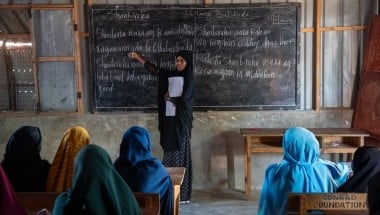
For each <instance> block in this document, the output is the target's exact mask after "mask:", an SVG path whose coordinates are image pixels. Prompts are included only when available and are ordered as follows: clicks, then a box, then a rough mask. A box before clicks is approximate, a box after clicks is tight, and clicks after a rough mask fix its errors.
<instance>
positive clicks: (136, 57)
mask: <svg viewBox="0 0 380 215" xmlns="http://www.w3.org/2000/svg"><path fill="white" fill-rule="evenodd" d="M128 57H129V58H130V59H133V60H137V61H138V62H140V63H141V64H144V63H145V62H146V60H145V58H144V57H143V56H142V55H141V54H140V53H138V52H129V53H128Z"/></svg>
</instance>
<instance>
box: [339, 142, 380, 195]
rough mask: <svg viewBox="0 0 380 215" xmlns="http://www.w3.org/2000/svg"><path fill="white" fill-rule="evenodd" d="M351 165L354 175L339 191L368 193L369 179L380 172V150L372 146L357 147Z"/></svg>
mask: <svg viewBox="0 0 380 215" xmlns="http://www.w3.org/2000/svg"><path fill="white" fill-rule="evenodd" d="M351 167H352V171H353V175H352V176H351V177H350V178H349V179H348V180H347V181H346V182H345V183H344V184H342V185H341V186H340V187H338V189H337V192H356V193H366V192H367V188H368V181H369V179H370V178H371V177H372V176H374V175H375V174H377V173H378V172H380V151H379V150H378V149H377V148H375V147H372V146H363V147H359V148H357V149H356V151H355V154H354V159H353V160H352V163H351Z"/></svg>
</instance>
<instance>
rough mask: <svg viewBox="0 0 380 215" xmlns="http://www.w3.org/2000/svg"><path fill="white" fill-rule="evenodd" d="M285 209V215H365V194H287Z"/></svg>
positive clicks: (366, 209) (366, 210)
mask: <svg viewBox="0 0 380 215" xmlns="http://www.w3.org/2000/svg"><path fill="white" fill-rule="evenodd" d="M287 207H288V209H287V214H300V215H304V214H313V212H314V214H316V213H317V212H319V214H345V215H347V214H366V213H367V212H368V208H367V193H289V194H288V202H287ZM322 212H323V213H322Z"/></svg>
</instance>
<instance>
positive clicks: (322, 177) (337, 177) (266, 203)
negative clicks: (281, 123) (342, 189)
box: [258, 127, 349, 215]
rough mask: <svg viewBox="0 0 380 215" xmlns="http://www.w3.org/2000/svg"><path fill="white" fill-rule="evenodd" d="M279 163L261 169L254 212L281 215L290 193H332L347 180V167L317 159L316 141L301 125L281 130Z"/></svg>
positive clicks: (262, 214)
mask: <svg viewBox="0 0 380 215" xmlns="http://www.w3.org/2000/svg"><path fill="white" fill-rule="evenodd" d="M282 147H283V149H284V157H283V160H282V162H281V163H278V164H272V165H270V166H269V167H268V168H267V170H266V172H265V180H264V184H263V189H262V191H261V197H260V203H259V209H258V215H285V214H286V204H287V195H288V193H290V192H306V193H313V192H335V191H336V189H337V187H339V186H340V185H341V184H343V183H344V182H345V181H346V180H347V176H348V173H349V168H348V166H347V165H345V164H343V163H334V162H331V161H327V160H322V159H320V158H319V143H318V140H317V139H316V138H315V136H314V134H313V133H312V132H310V131H309V130H307V129H305V128H301V127H293V128H288V129H287V130H286V131H285V134H284V137H283V140H282Z"/></svg>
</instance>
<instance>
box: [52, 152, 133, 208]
mask: <svg viewBox="0 0 380 215" xmlns="http://www.w3.org/2000/svg"><path fill="white" fill-rule="evenodd" d="M74 165H75V167H74V177H73V183H72V186H71V187H70V189H69V190H67V191H66V192H62V193H61V194H60V195H59V196H58V197H57V199H56V201H55V203H54V208H53V214H54V215H74V214H75V215H76V214H86V215H108V214H109V215H140V214H141V208H140V206H139V204H138V203H137V201H136V199H135V197H134V195H133V193H132V191H131V189H130V188H129V186H128V185H127V183H125V181H124V180H123V179H122V178H121V176H120V175H119V173H118V172H117V171H116V170H115V168H114V166H113V165H112V161H111V158H110V156H109V154H108V153H107V152H106V150H104V149H103V148H102V147H100V146H98V145H95V144H88V145H86V146H84V147H83V148H82V149H81V150H80V151H79V153H78V156H77V157H76V159H75V164H74Z"/></svg>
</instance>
